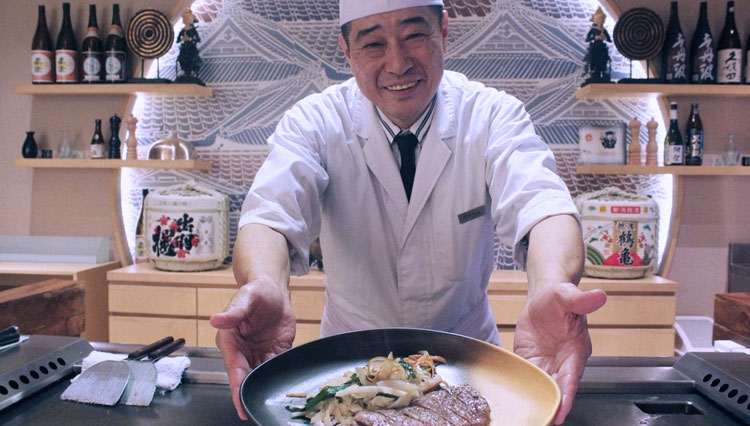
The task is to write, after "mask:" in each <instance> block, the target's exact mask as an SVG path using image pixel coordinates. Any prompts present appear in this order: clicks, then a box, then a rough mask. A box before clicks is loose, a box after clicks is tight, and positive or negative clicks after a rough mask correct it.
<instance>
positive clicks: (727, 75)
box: [716, 1, 742, 84]
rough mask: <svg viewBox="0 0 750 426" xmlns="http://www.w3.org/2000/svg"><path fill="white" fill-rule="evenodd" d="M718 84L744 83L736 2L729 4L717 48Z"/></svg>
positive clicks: (729, 2)
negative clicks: (735, 8) (736, 20)
mask: <svg viewBox="0 0 750 426" xmlns="http://www.w3.org/2000/svg"><path fill="white" fill-rule="evenodd" d="M717 56H718V61H717V66H716V67H717V70H716V73H717V75H716V82H717V83H722V84H739V83H740V82H741V81H742V42H741V41H740V35H739V32H738V31H737V25H736V24H735V23H734V2H733V1H728V2H727V16H726V19H725V20H724V29H723V30H722V31H721V36H720V37H719V45H718V48H717Z"/></svg>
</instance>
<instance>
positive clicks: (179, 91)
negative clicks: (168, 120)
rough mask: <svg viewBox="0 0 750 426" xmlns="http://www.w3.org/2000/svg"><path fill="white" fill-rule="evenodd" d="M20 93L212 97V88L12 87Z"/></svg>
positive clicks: (140, 85)
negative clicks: (143, 94)
mask: <svg viewBox="0 0 750 426" xmlns="http://www.w3.org/2000/svg"><path fill="white" fill-rule="evenodd" d="M14 91H15V92H16V93H17V94H20V95H130V94H134V93H156V94H162V95H168V96H200V97H212V96H213V95H214V89H213V88H211V87H208V86H200V85H198V84H187V83H154V84H150V83H109V84H107V83H100V84H24V85H19V86H16V87H15V88H14Z"/></svg>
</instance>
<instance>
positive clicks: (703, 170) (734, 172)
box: [576, 164, 750, 176]
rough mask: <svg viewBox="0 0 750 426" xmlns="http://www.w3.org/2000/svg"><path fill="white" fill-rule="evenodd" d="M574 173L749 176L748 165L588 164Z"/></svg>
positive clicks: (749, 169)
mask: <svg viewBox="0 0 750 426" xmlns="http://www.w3.org/2000/svg"><path fill="white" fill-rule="evenodd" d="M576 173H578V174H585V175H676V176H750V167H741V166H736V167H727V166H626V165H610V164H590V165H578V166H576Z"/></svg>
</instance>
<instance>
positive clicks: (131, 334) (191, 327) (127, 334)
mask: <svg viewBox="0 0 750 426" xmlns="http://www.w3.org/2000/svg"><path fill="white" fill-rule="evenodd" d="M196 323H197V321H196V320H194V319H184V318H151V317H130V316H117V315H110V317H109V336H110V340H111V341H113V342H117V343H136V344H140V345H146V344H149V343H152V342H155V341H157V340H159V339H161V338H163V337H165V336H174V338H175V339H178V338H180V337H184V338H185V346H196V345H197V344H198V336H197V324H196Z"/></svg>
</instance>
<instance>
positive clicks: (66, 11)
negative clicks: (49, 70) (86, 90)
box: [55, 3, 78, 83]
mask: <svg viewBox="0 0 750 426" xmlns="http://www.w3.org/2000/svg"><path fill="white" fill-rule="evenodd" d="M77 64H78V48H77V44H76V37H75V34H74V33H73V25H72V24H71V23H70V3H63V21H62V26H61V27H60V33H59V34H58V36H57V43H56V44H55V81H56V82H57V83H78V67H77Z"/></svg>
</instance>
